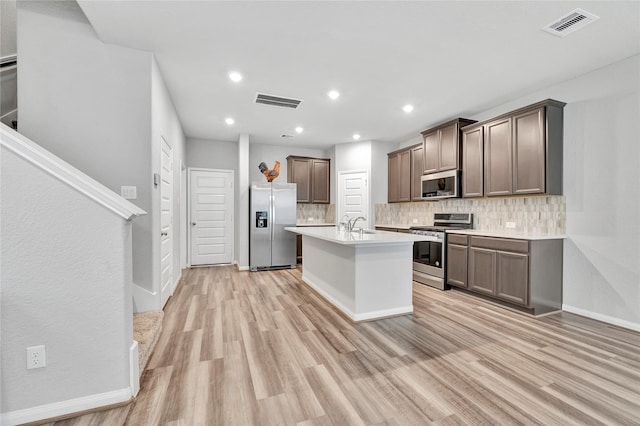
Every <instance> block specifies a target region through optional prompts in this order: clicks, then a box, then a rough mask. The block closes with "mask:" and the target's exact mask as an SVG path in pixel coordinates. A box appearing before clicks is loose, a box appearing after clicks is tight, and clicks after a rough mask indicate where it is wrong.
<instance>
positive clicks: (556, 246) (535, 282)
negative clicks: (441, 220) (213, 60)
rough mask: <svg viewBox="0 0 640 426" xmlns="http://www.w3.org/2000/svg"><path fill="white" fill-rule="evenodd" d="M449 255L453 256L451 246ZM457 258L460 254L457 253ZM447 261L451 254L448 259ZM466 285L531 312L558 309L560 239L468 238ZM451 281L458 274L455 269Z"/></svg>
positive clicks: (560, 294)
mask: <svg viewBox="0 0 640 426" xmlns="http://www.w3.org/2000/svg"><path fill="white" fill-rule="evenodd" d="M453 247H454V252H453V254H449V256H456V254H455V245H453ZM459 257H460V256H459ZM449 262H450V264H451V262H452V257H450V258H449ZM467 268H468V283H467V288H468V289H469V290H471V291H474V292H476V293H481V294H484V295H487V296H490V297H492V298H496V299H499V300H502V301H506V302H509V303H510V304H513V305H517V306H520V307H522V308H525V309H526V310H528V311H529V312H531V313H533V314H536V315H537V314H541V313H545V312H551V311H554V310H559V309H561V304H562V240H561V239H544V240H519V239H511V238H495V237H478V236H471V237H469V244H468V265H467ZM449 273H450V274H453V277H454V282H450V284H453V285H458V286H459V287H464V286H462V285H459V284H456V282H457V281H459V277H458V275H460V274H459V273H458V272H457V271H456V269H455V268H454V270H453V271H450V272H449Z"/></svg>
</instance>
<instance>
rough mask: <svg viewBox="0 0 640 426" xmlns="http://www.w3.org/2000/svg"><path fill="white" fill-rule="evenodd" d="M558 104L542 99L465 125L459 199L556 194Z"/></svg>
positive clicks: (559, 186) (559, 135) (559, 181)
mask: <svg viewBox="0 0 640 426" xmlns="http://www.w3.org/2000/svg"><path fill="white" fill-rule="evenodd" d="M564 105H565V103H563V102H558V101H555V100H552V99H547V100H546V101H542V102H538V103H536V104H533V105H529V106H527V107H524V108H521V109H518V110H516V111H512V112H509V113H507V114H503V115H501V116H499V117H496V118H493V119H490V120H487V121H484V122H481V123H475V124H472V125H469V126H466V127H465V128H464V129H463V136H462V151H463V152H462V157H463V162H462V180H463V184H462V186H463V197H480V196H483V195H484V196H487V197H493V196H507V195H525V194H549V195H561V194H562V125H563V108H564ZM481 161H482V163H481ZM481 168H482V172H481V171H480V169H481ZM480 184H482V185H483V188H482V189H483V190H482V191H481V190H480V189H481V187H480Z"/></svg>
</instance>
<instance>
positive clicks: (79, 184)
mask: <svg viewBox="0 0 640 426" xmlns="http://www.w3.org/2000/svg"><path fill="white" fill-rule="evenodd" d="M0 146H2V147H4V148H7V149H8V150H10V151H12V152H14V153H15V154H16V155H18V156H20V157H22V158H23V159H25V160H27V161H29V162H30V163H32V164H34V165H35V166H37V167H39V168H40V169H42V170H44V171H46V172H47V173H49V174H50V175H52V176H53V177H55V178H57V179H59V180H60V181H62V182H64V183H66V184H67V185H69V186H70V187H71V188H74V189H75V190H77V191H78V192H80V193H82V194H84V195H85V196H87V197H89V198H91V199H92V200H94V201H96V202H97V203H98V204H101V205H102V206H104V207H106V208H107V209H109V210H111V211H112V212H114V213H116V214H118V215H119V216H121V217H122V218H123V219H124V220H132V219H134V218H135V217H137V216H142V215H145V214H147V212H145V211H144V210H142V209H141V208H139V207H138V206H136V205H135V204H133V203H131V202H130V201H127V200H125V199H124V198H122V197H121V196H120V195H118V194H116V193H115V192H113V191H112V190H110V189H109V188H107V187H106V186H104V185H103V184H101V183H100V182H98V181H96V180H94V179H92V178H91V177H89V176H87V175H86V174H84V173H82V172H81V171H80V170H78V169H76V168H75V167H73V166H72V165H70V164H69V163H67V162H66V161H64V160H62V159H61V158H59V157H56V156H55V155H53V154H52V153H50V152H49V151H47V150H46V149H44V148H43V147H41V146H40V145H38V144H36V143H34V142H33V141H31V140H30V139H28V138H27V137H25V136H24V135H21V134H20V133H18V132H16V131H15V130H13V129H11V128H10V127H8V126H7V125H5V124H2V123H0Z"/></svg>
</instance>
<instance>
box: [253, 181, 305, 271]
mask: <svg viewBox="0 0 640 426" xmlns="http://www.w3.org/2000/svg"><path fill="white" fill-rule="evenodd" d="M296 192H297V186H296V184H295V183H276V182H271V183H258V182H253V183H252V184H251V193H250V197H251V213H250V215H251V216H250V217H249V222H250V225H249V228H250V234H251V235H250V238H249V266H250V269H251V270H252V271H258V270H263V269H276V268H295V267H296V234H294V233H293V232H289V231H285V230H284V228H285V226H296V202H297V196H296Z"/></svg>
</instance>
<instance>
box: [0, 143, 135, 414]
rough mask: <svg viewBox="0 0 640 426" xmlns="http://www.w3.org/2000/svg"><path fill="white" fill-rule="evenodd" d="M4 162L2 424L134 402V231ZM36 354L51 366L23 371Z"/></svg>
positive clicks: (11, 157)
mask: <svg viewBox="0 0 640 426" xmlns="http://www.w3.org/2000/svg"><path fill="white" fill-rule="evenodd" d="M0 158H1V166H0V170H1V177H0V182H2V189H1V193H2V199H1V202H2V209H1V220H0V223H1V230H0V233H1V234H2V240H1V255H0V258H1V259H2V268H1V275H0V281H1V282H2V286H1V287H0V301H1V302H0V303H1V304H0V313H1V317H0V327H1V328H0V334H1V335H2V345H1V349H0V350H1V357H0V359H1V365H0V369H1V370H2V399H1V402H0V404H1V406H0V411H1V412H2V413H3V420H2V421H0V423H2V424H7V425H8V424H15V423H16V421H20V422H21V423H22V422H25V421H33V420H36V419H42V418H43V417H44V418H46V417H50V416H52V415H53V414H54V413H55V409H69V411H66V413H69V412H73V411H78V410H82V409H88V408H94V407H96V406H100V405H106V404H112V403H115V402H121V401H126V400H128V399H129V398H130V396H131V392H130V388H129V346H130V345H131V343H132V341H133V336H132V315H131V313H132V300H131V265H130V263H129V262H130V260H129V259H130V256H131V222H125V221H124V220H123V219H122V218H121V217H120V216H118V215H116V214H115V213H113V212H111V211H109V210H107V209H106V208H104V207H103V206H101V205H99V204H98V203H96V202H95V201H93V200H92V199H90V198H88V197H87V196H85V195H83V194H81V193H79V192H78V191H76V190H75V189H73V188H71V187H70V186H68V185H67V184H66V183H63V182H61V181H59V180H58V179H56V178H54V177H52V176H51V175H50V174H48V173H46V172H44V171H42V170H41V169H40V168H37V167H35V166H33V165H32V164H31V163H28V162H26V161H24V160H23V159H22V158H19V157H17V156H16V155H15V154H13V153H12V152H10V151H8V150H6V149H5V148H2V152H1V154H0ZM37 345H45V346H46V364H47V365H46V367H45V368H41V369H36V370H27V369H26V351H25V350H26V348H27V347H30V346H37ZM114 396H117V397H119V400H117V401H116V400H113V399H111V398H112V397H114ZM88 397H91V398H93V399H92V400H89V399H86V398H88ZM82 398H85V400H84V403H85V404H84V405H83V404H81V403H80V401H78V399H82ZM54 403H60V404H59V405H58V406H57V408H56V407H52V406H51V404H54ZM87 404H88V405H87ZM91 404H93V405H91ZM43 405H44V406H48V407H47V409H45V408H42V407H41V408H42V411H40V412H38V411H34V410H30V409H33V408H35V407H39V406H43ZM21 410H26V412H23V413H22V414H19V412H20V411H21ZM59 414H62V413H60V412H58V414H57V415H59ZM38 416H40V417H38Z"/></svg>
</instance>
